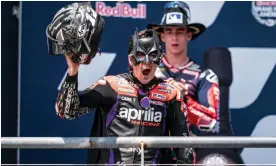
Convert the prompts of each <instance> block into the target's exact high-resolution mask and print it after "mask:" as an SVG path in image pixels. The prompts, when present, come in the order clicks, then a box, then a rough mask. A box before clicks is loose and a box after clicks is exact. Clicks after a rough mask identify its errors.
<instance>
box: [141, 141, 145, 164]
mask: <svg viewBox="0 0 276 166" xmlns="http://www.w3.org/2000/svg"><path fill="white" fill-rule="evenodd" d="M144 165H145V156H144V142H141V166H144Z"/></svg>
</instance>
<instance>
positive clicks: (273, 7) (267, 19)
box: [251, 1, 276, 27]
mask: <svg viewBox="0 0 276 166" xmlns="http://www.w3.org/2000/svg"><path fill="white" fill-rule="evenodd" d="M251 3H252V5H251V6H252V10H251V11H252V15H253V16H254V17H255V19H256V20H257V21H258V22H259V23H260V24H263V25H265V26H268V27H273V26H276V2H273V1H271V2H269V1H253V2H251Z"/></svg>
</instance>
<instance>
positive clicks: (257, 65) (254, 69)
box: [229, 47, 276, 109]
mask: <svg viewBox="0 0 276 166" xmlns="http://www.w3.org/2000/svg"><path fill="white" fill-rule="evenodd" d="M229 50H230V52H231V58H232V65H233V83H232V85H231V87H230V108H234V109H240V108H245V107H248V106H250V105H251V104H252V103H253V102H254V101H255V100H256V99H257V98H258V96H259V95H260V93H261V91H262V89H263V87H264V85H265V84H266V82H267V80H268V78H269V76H270V74H271V73H272V71H273V69H274V67H275V65H276V49H275V48H240V47H232V48H229ZM264 56H265V57H264ZM241 94H246V97H244V96H243V95H241Z"/></svg>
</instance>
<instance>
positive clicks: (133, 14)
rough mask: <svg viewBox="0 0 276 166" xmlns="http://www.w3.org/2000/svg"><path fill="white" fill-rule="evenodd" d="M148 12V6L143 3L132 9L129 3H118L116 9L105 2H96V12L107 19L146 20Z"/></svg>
mask: <svg viewBox="0 0 276 166" xmlns="http://www.w3.org/2000/svg"><path fill="white" fill-rule="evenodd" d="M146 11H147V7H146V4H143V3H138V4H137V7H136V8H132V7H131V6H130V4H129V3H120V2H117V3H116V6H115V7H111V6H108V5H107V4H106V3H105V2H96V12H97V13H98V14H100V15H101V16H106V17H124V18H133V19H145V18H146V17H147V16H146V14H147V12H146Z"/></svg>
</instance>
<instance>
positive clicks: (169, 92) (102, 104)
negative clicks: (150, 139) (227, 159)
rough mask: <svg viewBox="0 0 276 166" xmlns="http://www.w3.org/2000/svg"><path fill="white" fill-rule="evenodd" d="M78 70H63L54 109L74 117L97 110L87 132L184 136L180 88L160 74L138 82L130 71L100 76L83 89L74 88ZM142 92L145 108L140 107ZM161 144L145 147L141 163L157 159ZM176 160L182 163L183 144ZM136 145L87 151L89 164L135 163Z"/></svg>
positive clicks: (183, 105) (69, 117) (103, 135)
mask: <svg viewBox="0 0 276 166" xmlns="http://www.w3.org/2000/svg"><path fill="white" fill-rule="evenodd" d="M77 87H78V81H77V75H75V76H69V75H67V77H66V79H65V80H64V82H63V84H62V87H61V89H60V92H59V95H58V98H57V102H56V113H57V115H59V116H60V117H61V118H65V119H74V118H77V117H79V116H81V115H84V114H86V113H89V112H91V111H92V110H96V116H95V122H94V126H93V129H92V131H91V136H102V137H107V136H108V137H118V136H124V137H127V136H163V135H164V132H165V131H167V130H168V129H169V130H170V132H171V133H170V134H171V135H172V136H188V135H189V133H188V128H187V122H186V118H185V115H184V109H185V108H186V105H185V104H184V102H183V97H182V96H181V94H180V92H179V91H177V90H176V89H174V88H173V87H171V86H170V85H168V84H167V83H166V82H164V81H163V80H161V79H157V78H155V79H153V80H152V81H151V82H150V83H149V84H147V85H141V84H140V83H139V81H138V80H137V79H136V78H135V77H134V76H133V75H132V74H131V73H125V74H120V75H116V76H105V77H103V78H102V79H99V80H98V81H97V82H96V83H95V84H93V85H91V86H90V87H88V88H87V89H86V90H85V91H83V92H78V91H77ZM144 97H148V98H149V100H148V101H149V102H150V103H149V104H150V107H149V108H148V109H144V108H142V106H141V105H143V103H142V102H141V101H142V100H143V99H144ZM160 150H162V149H150V148H149V149H145V154H144V156H145V163H146V164H158V163H159V161H160V158H161V157H162V156H161V154H162V153H160ZM175 152H176V155H177V157H178V163H185V161H184V160H185V154H184V149H175ZM140 157H141V156H140V153H139V149H126V148H118V149H96V150H94V149H93V150H90V152H89V156H88V158H89V159H88V163H89V164H116V163H117V164H138V163H140V161H141V158H140Z"/></svg>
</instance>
